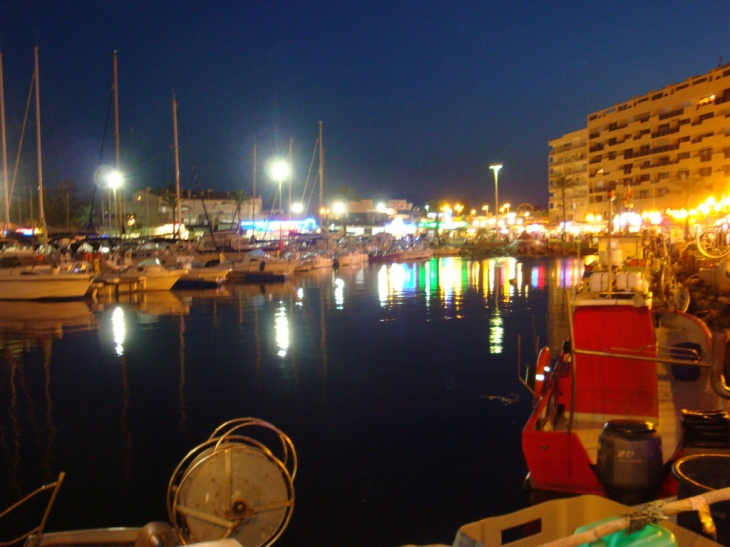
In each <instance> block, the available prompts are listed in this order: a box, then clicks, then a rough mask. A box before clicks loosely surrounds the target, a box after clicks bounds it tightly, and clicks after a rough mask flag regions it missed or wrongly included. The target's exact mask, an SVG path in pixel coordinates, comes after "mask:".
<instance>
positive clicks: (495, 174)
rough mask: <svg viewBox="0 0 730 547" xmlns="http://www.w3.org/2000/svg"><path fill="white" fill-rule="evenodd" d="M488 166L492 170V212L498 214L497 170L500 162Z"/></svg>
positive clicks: (500, 167) (500, 166) (499, 167)
mask: <svg viewBox="0 0 730 547" xmlns="http://www.w3.org/2000/svg"><path fill="white" fill-rule="evenodd" d="M489 168H490V169H491V170H492V171H494V214H495V215H496V214H499V170H500V169H502V164H501V163H493V164H492V165H490V166H489Z"/></svg>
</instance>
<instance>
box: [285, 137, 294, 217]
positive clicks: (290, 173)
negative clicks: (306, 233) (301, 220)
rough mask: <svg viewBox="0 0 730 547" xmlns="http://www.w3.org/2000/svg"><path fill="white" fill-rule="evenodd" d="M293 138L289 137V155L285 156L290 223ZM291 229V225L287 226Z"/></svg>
mask: <svg viewBox="0 0 730 547" xmlns="http://www.w3.org/2000/svg"><path fill="white" fill-rule="evenodd" d="M293 141H294V139H289V157H288V158H287V162H288V163H289V222H290V223H291V180H292V168H291V160H292V144H293ZM289 229H291V226H290V227H289Z"/></svg>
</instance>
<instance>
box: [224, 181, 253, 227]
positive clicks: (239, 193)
mask: <svg viewBox="0 0 730 547" xmlns="http://www.w3.org/2000/svg"><path fill="white" fill-rule="evenodd" d="M228 196H229V197H230V198H231V199H232V200H234V201H235V202H236V212H235V213H233V218H234V219H235V218H236V216H238V222H237V223H236V233H240V231H241V205H242V204H243V203H248V202H249V201H251V196H250V195H249V194H248V192H246V191H245V190H231V191H230V192H228Z"/></svg>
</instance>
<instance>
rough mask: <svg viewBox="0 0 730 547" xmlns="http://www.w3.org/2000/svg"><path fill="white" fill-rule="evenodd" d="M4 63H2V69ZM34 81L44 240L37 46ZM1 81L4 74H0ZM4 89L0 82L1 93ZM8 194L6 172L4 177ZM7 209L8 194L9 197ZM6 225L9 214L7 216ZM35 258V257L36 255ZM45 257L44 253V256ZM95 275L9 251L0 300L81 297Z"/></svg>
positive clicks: (3, 261) (0, 264) (2, 263)
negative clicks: (40, 262) (44, 263)
mask: <svg viewBox="0 0 730 547" xmlns="http://www.w3.org/2000/svg"><path fill="white" fill-rule="evenodd" d="M1 69H2V66H1V65H0V71H1ZM33 79H34V84H35V112H36V140H37V151H38V200H39V214H40V230H41V242H42V243H45V239H46V236H47V233H48V231H47V228H46V218H45V213H44V210H43V167H42V165H43V164H42V153H41V119H40V113H41V107H40V95H39V93H40V75H39V70H38V47H37V46H36V48H35V70H34V73H33ZM0 81H2V78H1V77H0ZM3 93H4V90H3V89H2V86H0V97H2V96H3ZM0 105H4V98H2V99H0ZM2 114H3V122H2V129H3V136H2V142H3V145H4V144H5V135H4V129H5V121H4V106H3V108H2ZM3 163H4V165H3V171H4V173H6V172H7V170H6V166H5V163H6V154H5V152H3ZM4 181H5V188H6V192H5V193H6V196H7V175H5V177H4ZM5 203H6V213H7V211H8V208H7V197H6V202H5ZM5 220H6V225H7V223H8V218H7V216H6V219H5ZM34 258H35V257H34ZM41 258H42V257H41ZM92 281H93V276H92V275H91V274H89V273H87V272H81V271H75V270H63V271H62V270H61V268H59V267H58V266H55V267H52V266H50V265H41V264H39V263H38V262H36V261H35V260H33V261H31V262H30V263H28V261H27V259H26V258H25V257H24V256H22V252H19V251H14V252H6V253H3V255H2V257H1V258H0V300H46V299H50V300H53V299H62V300H67V299H77V298H78V299H80V298H83V297H84V295H85V294H86V292H87V291H88V290H89V288H90V287H91V283H92Z"/></svg>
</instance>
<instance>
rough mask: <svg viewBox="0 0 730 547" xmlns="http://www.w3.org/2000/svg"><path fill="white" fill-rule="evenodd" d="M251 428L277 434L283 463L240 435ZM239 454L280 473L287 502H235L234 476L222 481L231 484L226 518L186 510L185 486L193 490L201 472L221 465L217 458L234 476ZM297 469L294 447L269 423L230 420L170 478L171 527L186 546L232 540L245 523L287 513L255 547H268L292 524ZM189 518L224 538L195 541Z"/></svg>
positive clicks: (245, 419)
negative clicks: (214, 528) (219, 531)
mask: <svg viewBox="0 0 730 547" xmlns="http://www.w3.org/2000/svg"><path fill="white" fill-rule="evenodd" d="M248 426H260V427H263V428H265V429H267V430H270V431H272V432H274V433H275V434H276V436H277V437H278V439H279V441H280V443H281V452H282V458H281V459H280V458H279V457H277V456H276V455H275V454H274V453H273V452H272V451H271V450H269V448H268V447H266V446H265V445H264V444H263V443H262V442H260V441H258V440H256V439H254V438H252V437H248V436H244V435H241V429H242V428H244V427H248ZM237 451H238V452H240V451H245V452H246V453H247V454H249V455H254V454H255V455H256V456H255V459H256V458H262V459H261V460H259V464H263V462H264V461H265V462H268V463H269V464H273V466H274V467H275V468H276V470H277V471H278V473H279V474H280V475H281V479H282V481H283V485H284V488H285V490H286V498H287V499H286V501H285V502H275V503H273V504H269V505H265V506H260V507H252V506H250V505H249V504H248V503H246V500H232V499H231V491H230V486H231V484H230V482H231V481H232V480H233V479H232V476H230V475H229V476H228V477H222V478H221V479H222V481H225V480H228V481H229V485H228V488H229V490H228V493H229V497H228V499H227V500H226V503H228V504H229V505H228V507H226V508H225V511H224V513H225V515H226V516H225V518H221V517H219V516H216V515H213V514H210V513H206V512H203V511H199V510H197V509H193V508H190V507H186V506H184V505H183V504H182V503H181V500H180V496H181V493H182V492H183V491H184V490H185V486H186V485H189V486H188V489H189V488H191V487H192V486H193V484H194V483H193V481H195V478H196V476H197V475H198V473H199V472H202V471H203V470H204V468H205V467H206V466H207V465H208V464H211V465H215V464H216V463H219V462H214V460H215V459H216V458H221V457H222V458H224V461H223V462H222V463H223V465H224V469H225V470H226V473H231V472H232V471H231V461H232V459H233V457H234V456H233V455H234V453H237ZM241 456H242V454H240V453H239V454H238V457H241ZM296 469H297V457H296V451H295V449H294V444H293V443H292V441H291V439H289V437H288V436H287V435H285V434H284V433H283V432H281V431H280V430H279V429H277V428H276V427H274V426H273V425H271V424H269V423H268V422H264V421H262V420H258V419H256V418H239V419H236V420H231V421H229V422H226V423H224V424H222V425H221V426H219V427H217V428H216V429H215V431H214V432H213V434H212V435H211V437H210V438H209V439H208V440H207V441H205V442H203V443H201V444H200V445H198V446H197V447H195V448H194V449H193V450H191V451H190V452H188V454H187V455H186V456H185V457H184V458H183V459H182V461H181V462H180V463H179V464H178V466H177V468H176V469H175V471H174V472H173V474H172V477H171V478H170V482H169V484H168V488H167V513H168V518H169V520H170V522H171V523H172V525H173V527H174V529H175V533H176V534H177V536H178V538H179V539H180V542H181V543H182V544H183V545H187V544H188V543H189V542H191V541H201V540H212V539H225V538H227V537H230V536H231V534H233V533H234V532H235V531H240V530H242V529H243V528H242V523H244V521H245V520H246V519H252V518H255V517H256V516H257V515H259V514H261V513H264V512H268V511H278V510H282V509H284V510H285V512H284V515H283V517H282V519H281V521H280V522H279V523H278V525H276V524H275V525H276V530H275V531H274V532H273V533H271V534H270V535H269V537H268V538H266V539H264V540H262V542H259V543H257V544H256V547H266V546H269V545H271V544H272V543H273V542H274V541H276V540H277V539H278V538H279V537H280V536H281V534H282V533H283V531H284V529H285V528H286V526H287V525H288V524H289V521H290V520H291V515H292V512H293V508H294V483H293V481H294V475H295V474H296ZM187 517H192V518H196V519H198V520H201V521H203V522H206V523H208V524H212V525H214V526H219V527H221V529H222V537H220V538H192V537H191V536H190V530H189V529H188V523H187V521H186V518H187ZM243 526H245V524H243ZM244 547H248V546H244Z"/></svg>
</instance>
